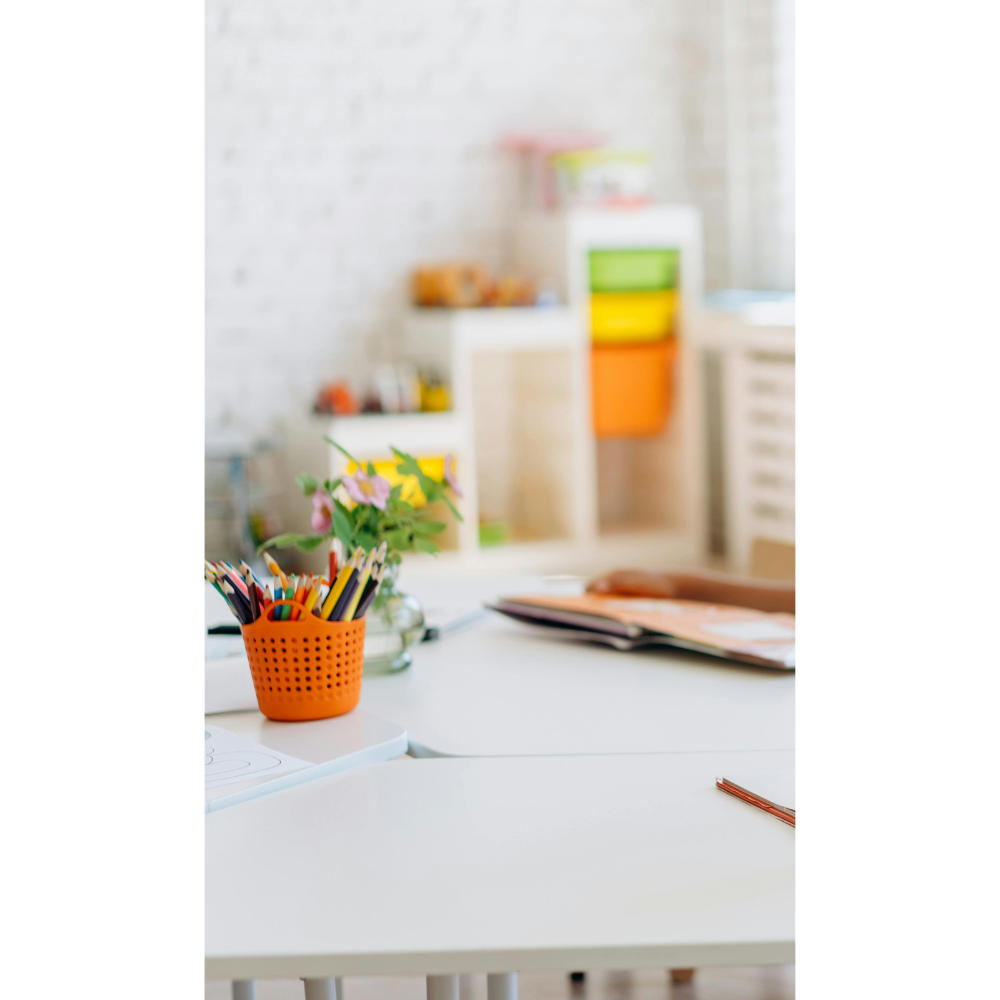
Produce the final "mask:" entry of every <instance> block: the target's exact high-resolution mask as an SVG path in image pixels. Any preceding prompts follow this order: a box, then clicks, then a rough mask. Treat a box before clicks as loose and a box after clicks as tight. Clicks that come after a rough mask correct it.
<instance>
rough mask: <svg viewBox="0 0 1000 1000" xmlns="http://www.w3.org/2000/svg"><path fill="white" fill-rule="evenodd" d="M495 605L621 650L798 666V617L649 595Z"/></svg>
mask: <svg viewBox="0 0 1000 1000" xmlns="http://www.w3.org/2000/svg"><path fill="white" fill-rule="evenodd" d="M493 607H494V608H495V609H496V610H497V611H500V612H502V613H503V614H506V615H509V616H510V617H512V618H516V619H518V620H519V621H523V622H526V623H528V624H534V625H539V626H547V627H549V628H555V629H562V630H565V631H566V633H567V637H571V636H572V635H574V634H575V637H576V638H589V639H594V640H597V641H604V642H608V643H609V644H611V645H613V646H615V647H616V648H619V649H632V648H636V647H639V646H646V645H650V644H656V643H663V644H665V645H672V646H680V647H682V648H686V649H695V650H698V651H699V652H703V653H709V654H711V655H713V656H722V657H725V658H727V659H732V660H738V661H740V662H743V663H752V664H755V665H757V666H766V667H773V668H776V669H780V670H793V669H794V668H795V616H794V615H790V614H783V613H777V614H769V613H766V612H764V611H755V610H753V609H752V608H735V607H730V606H728V605H724V604H705V603H702V602H701V601H681V600H673V599H670V600H659V599H651V598H646V597H613V596H611V597H606V596H600V597H599V596H597V595H594V594H585V595H584V596H582V597H540V596H537V595H531V596H527V597H504V598H502V599H501V600H499V601H498V602H497V603H496V604H495V605H493Z"/></svg>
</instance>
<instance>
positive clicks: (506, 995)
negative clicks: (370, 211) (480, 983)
mask: <svg viewBox="0 0 1000 1000" xmlns="http://www.w3.org/2000/svg"><path fill="white" fill-rule="evenodd" d="M486 1000H517V973H516V972H491V973H490V974H489V975H488V976H487V977H486Z"/></svg>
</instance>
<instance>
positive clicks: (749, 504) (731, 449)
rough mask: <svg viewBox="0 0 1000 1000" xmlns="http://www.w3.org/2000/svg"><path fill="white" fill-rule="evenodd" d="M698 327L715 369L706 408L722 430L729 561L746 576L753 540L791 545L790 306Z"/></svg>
mask: <svg viewBox="0 0 1000 1000" xmlns="http://www.w3.org/2000/svg"><path fill="white" fill-rule="evenodd" d="M780 311H784V312H786V313H787V316H785V317H780V316H779V315H777V314H778V313H779V312H780ZM702 326H703V332H702V340H701V345H702V348H703V350H705V351H706V352H709V353H710V354H712V355H714V356H715V358H717V359H718V363H719V368H720V378H719V386H718V398H717V399H714V400H710V403H711V404H712V405H713V406H714V407H715V408H716V409H717V410H718V412H717V413H716V414H715V417H714V419H715V420H716V421H717V422H718V424H719V426H720V428H721V430H722V435H721V441H720V442H719V444H718V451H719V454H718V455H716V456H715V459H714V461H715V464H717V466H718V467H719V468H720V470H721V482H720V483H719V490H720V492H721V500H722V506H723V512H722V516H723V521H724V527H725V547H726V556H727V559H728V562H729V565H730V568H731V569H733V570H734V571H736V572H741V573H745V572H747V571H748V570H749V568H750V562H751V550H752V547H753V544H754V542H755V541H756V540H762V541H768V542H781V543H784V544H786V545H794V544H795V321H794V307H789V308H788V309H784V310H781V309H779V308H776V307H770V306H769V308H768V309H764V308H758V309H757V310H756V315H755V312H754V310H752V309H751V310H748V311H747V312H746V313H745V314H740V313H735V312H733V313H727V312H721V311H719V312H716V311H708V312H706V314H705V316H704V321H703V324H702Z"/></svg>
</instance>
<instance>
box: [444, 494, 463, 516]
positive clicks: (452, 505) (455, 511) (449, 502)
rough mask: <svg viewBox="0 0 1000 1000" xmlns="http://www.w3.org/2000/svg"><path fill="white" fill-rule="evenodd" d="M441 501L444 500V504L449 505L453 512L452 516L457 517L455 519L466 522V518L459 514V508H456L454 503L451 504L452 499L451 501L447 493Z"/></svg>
mask: <svg viewBox="0 0 1000 1000" xmlns="http://www.w3.org/2000/svg"><path fill="white" fill-rule="evenodd" d="M441 499H442V500H444V502H445V503H446V504H447V505H448V507H449V508H450V509H451V512H452V514H454V515H455V517H457V518H458V519H459V521H464V520H465V518H464V517H462V515H461V514H459V512H458V508H457V507H456V506H455V505H454V504H453V503H452V502H451V499H450V497H449V496H448V494H447V493H445V494H444V495H443V496H442V497H441Z"/></svg>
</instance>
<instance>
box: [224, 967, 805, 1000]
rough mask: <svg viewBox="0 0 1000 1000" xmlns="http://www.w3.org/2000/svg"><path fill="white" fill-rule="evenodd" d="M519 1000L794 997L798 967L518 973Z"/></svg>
mask: <svg viewBox="0 0 1000 1000" xmlns="http://www.w3.org/2000/svg"><path fill="white" fill-rule="evenodd" d="M518 979H519V982H518V987H519V988H518V998H519V1000H792V998H793V997H794V996H795V968H794V966H790V965H783V966H773V965H772V966H745V967H735V966H734V967H731V968H714V969H713V968H706V969H699V970H698V971H697V972H696V973H695V976H694V979H693V980H692V981H691V982H690V983H684V984H671V983H670V979H669V976H668V975H667V973H666V971H665V970H662V969H642V970H639V971H635V972H592V973H588V974H587V977H586V980H585V981H584V982H583V983H579V984H577V983H571V982H570V979H569V976H568V975H567V974H566V973H564V972H531V973H524V974H522V975H521V976H519V977H518ZM230 996H231V993H230V987H229V984H228V983H206V985H205V1000H229V998H230ZM302 998H303V991H302V983H301V982H297V981H294V980H284V979H282V980H261V981H260V982H258V983H257V1000H302ZM425 998H426V989H425V983H424V980H423V979H409V978H406V979H389V978H385V979H382V978H379V979H367V978H364V979H363V978H356V979H347V980H345V981H344V996H343V997H341V998H339V1000H425ZM461 1000H486V977H485V976H462V980H461Z"/></svg>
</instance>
